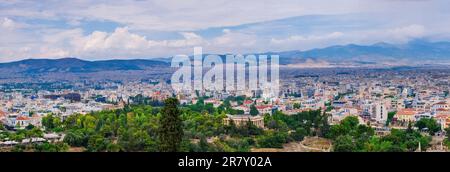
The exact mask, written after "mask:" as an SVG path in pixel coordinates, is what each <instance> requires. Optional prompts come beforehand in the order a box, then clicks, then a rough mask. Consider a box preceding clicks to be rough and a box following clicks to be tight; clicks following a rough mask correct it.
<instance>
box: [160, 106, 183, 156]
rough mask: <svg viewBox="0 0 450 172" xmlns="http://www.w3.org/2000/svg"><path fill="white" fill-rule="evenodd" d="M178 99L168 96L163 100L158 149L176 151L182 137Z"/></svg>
mask: <svg viewBox="0 0 450 172" xmlns="http://www.w3.org/2000/svg"><path fill="white" fill-rule="evenodd" d="M178 104H179V102H178V100H177V99H176V98H168V99H166V101H165V102H164V108H163V110H162V116H161V119H160V127H159V132H158V138H159V144H160V148H159V149H160V151H162V152H177V151H178V150H179V149H180V145H181V141H182V138H183V123H182V121H181V118H180V114H181V112H180V110H179V109H178Z"/></svg>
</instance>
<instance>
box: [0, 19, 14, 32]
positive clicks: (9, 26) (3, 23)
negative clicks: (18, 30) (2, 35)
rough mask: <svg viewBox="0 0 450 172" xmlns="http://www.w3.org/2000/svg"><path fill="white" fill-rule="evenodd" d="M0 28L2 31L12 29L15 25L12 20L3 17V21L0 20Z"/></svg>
mask: <svg viewBox="0 0 450 172" xmlns="http://www.w3.org/2000/svg"><path fill="white" fill-rule="evenodd" d="M0 26H1V27H2V28H4V29H14V28H15V26H16V24H15V22H14V21H13V20H11V19H9V18H7V17H4V18H3V19H1V20H0Z"/></svg>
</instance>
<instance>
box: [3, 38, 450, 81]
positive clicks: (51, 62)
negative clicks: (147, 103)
mask: <svg viewBox="0 0 450 172" xmlns="http://www.w3.org/2000/svg"><path fill="white" fill-rule="evenodd" d="M260 54H265V55H272V54H277V55H279V56H280V64H282V65H295V64H306V66H314V65H315V64H318V63H320V65H318V66H327V65H328V66H330V64H332V65H331V66H333V67H339V65H342V66H343V64H345V65H348V64H352V65H350V66H364V65H366V66H367V65H370V66H376V65H378V66H381V67H383V66H385V65H386V64H390V65H391V66H414V65H420V64H444V63H445V62H447V63H446V64H450V63H449V62H450V42H428V41H424V40H413V41H410V42H408V43H406V44H402V45H394V44H388V43H377V44H373V45H356V44H348V45H336V46H330V47H327V48H321V49H312V50H308V51H299V50H294V51H283V52H266V53H257V54H255V55H260ZM206 55H207V54H204V57H205V56H206ZM221 57H222V58H223V59H224V60H225V58H224V57H225V56H224V55H221ZM170 60H171V59H170V58H158V59H131V60H101V61H86V60H81V59H77V58H61V59H26V60H21V61H16V62H9V63H0V72H3V73H6V74H7V73H20V74H35V73H37V74H39V73H53V72H66V73H89V72H99V71H120V70H145V69H150V68H156V67H163V68H167V67H169V66H170ZM224 62H225V61H224ZM303 66H305V65H303Z"/></svg>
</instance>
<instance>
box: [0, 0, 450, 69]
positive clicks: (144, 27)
mask: <svg viewBox="0 0 450 172" xmlns="http://www.w3.org/2000/svg"><path fill="white" fill-rule="evenodd" d="M448 7H450V1H448V0H320V1H319V0H315V1H311V0H148V1H146V0H115V1H106V0H105V1H102V0H96V1H90V0H76V1H75V0H74V1H70V0H66V1H59V0H41V1H32V0H2V1H1V2H0V62H6V61H16V60H20V59H26V58H61V57H78V58H82V59H87V60H98V59H119V58H120V59H125V58H155V57H171V56H174V55H176V54H192V53H193V47H195V46H202V47H203V51H204V52H205V53H251V52H267V51H284V50H308V49H313V48H321V47H326V46H330V45H342V44H349V43H355V44H373V43H377V42H388V43H396V44H401V43H406V42H408V41H410V40H413V39H427V40H431V41H447V40H450V10H449V9H448Z"/></svg>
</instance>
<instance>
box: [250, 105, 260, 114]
mask: <svg viewBox="0 0 450 172" xmlns="http://www.w3.org/2000/svg"><path fill="white" fill-rule="evenodd" d="M258 114H259V111H258V109H256V106H255V105H251V106H250V115H252V116H256V115H258Z"/></svg>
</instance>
